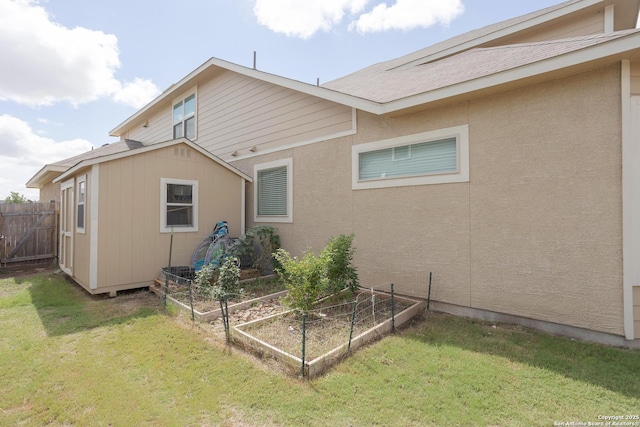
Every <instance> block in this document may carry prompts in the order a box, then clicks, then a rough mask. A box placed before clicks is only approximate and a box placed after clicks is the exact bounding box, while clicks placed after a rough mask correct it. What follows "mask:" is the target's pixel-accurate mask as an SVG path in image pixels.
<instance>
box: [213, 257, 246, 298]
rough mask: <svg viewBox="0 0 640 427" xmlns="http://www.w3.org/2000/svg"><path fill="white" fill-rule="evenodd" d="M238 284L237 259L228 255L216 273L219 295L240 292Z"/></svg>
mask: <svg viewBox="0 0 640 427" xmlns="http://www.w3.org/2000/svg"><path fill="white" fill-rule="evenodd" d="M239 285H240V268H239V267H238V260H237V258H234V257H229V258H227V259H225V260H224V262H223V263H222V265H221V266H220V271H219V275H218V287H219V288H220V290H219V296H224V295H228V294H232V293H238V292H241V291H242V290H241V289H240V286H239Z"/></svg>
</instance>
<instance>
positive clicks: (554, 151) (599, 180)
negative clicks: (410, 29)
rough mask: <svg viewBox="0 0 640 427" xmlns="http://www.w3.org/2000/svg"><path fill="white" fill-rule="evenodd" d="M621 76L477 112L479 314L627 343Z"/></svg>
mask: <svg viewBox="0 0 640 427" xmlns="http://www.w3.org/2000/svg"><path fill="white" fill-rule="evenodd" d="M620 111H621V102H620V67H619V66H618V65H615V66H611V67H609V68H606V69H599V70H595V71H593V72H590V73H585V74H581V75H578V76H575V77H573V78H566V79H562V80H557V81H552V82H549V83H546V84H542V85H536V86H532V87H528V88H524V89H522V90H519V91H515V92H510V93H505V94H500V95H496V96H493V97H489V98H485V99H482V100H477V101H473V102H471V103H470V114H469V117H470V123H469V126H470V129H471V130H470V133H471V136H470V138H471V141H472V142H471V144H470V157H471V159H472V161H471V171H472V172H471V173H472V179H471V183H470V187H471V188H470V199H471V205H472V209H471V212H470V226H471V229H472V236H471V241H472V249H471V253H472V262H471V274H472V283H473V286H472V292H471V304H472V306H473V307H478V308H485V309H489V310H493V311H499V312H506V313H511V314H518V315H522V316H526V317H532V318H536V319H541V320H547V321H550V322H557V323H562V324H569V325H574V326H580V327H585V328H587V329H594V330H600V331H605V332H610V333H617V334H622V332H623V329H622V327H623V317H622V237H621V236H622V224H621V219H622V193H621V180H622V175H621V121H620Z"/></svg>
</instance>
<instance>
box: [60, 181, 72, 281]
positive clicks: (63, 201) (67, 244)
mask: <svg viewBox="0 0 640 427" xmlns="http://www.w3.org/2000/svg"><path fill="white" fill-rule="evenodd" d="M73 184H74V180H73V178H71V179H70V180H69V181H65V182H63V183H62V184H61V186H60V262H59V263H60V269H61V270H62V271H64V272H65V273H67V274H68V275H70V276H71V275H73V211H74V206H73Z"/></svg>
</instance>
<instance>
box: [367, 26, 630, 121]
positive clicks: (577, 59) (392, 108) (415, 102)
mask: <svg viewBox="0 0 640 427" xmlns="http://www.w3.org/2000/svg"><path fill="white" fill-rule="evenodd" d="M638 49H640V33H635V34H631V35H629V36H626V37H623V38H619V39H616V40H612V41H609V42H605V43H601V44H598V45H595V46H589V47H586V48H584V49H580V50H577V51H574V52H569V53H566V54H562V55H558V56H555V57H552V58H548V59H544V60H541V61H537V62H534V63H531V64H527V65H523V66H520V67H517V68H513V69H510V70H506V71H502V72H499V73H495V74H491V75H488V76H484V77H480V78H477V79H473V80H469V81H465V82H461V83H457V84H455V85H451V86H447V87H443V88H440V89H435V90H432V91H429V92H424V93H421V94H416V95H413V96H408V97H405V98H401V99H398V100H394V101H390V102H387V103H384V104H383V105H382V106H381V108H380V110H379V112H378V114H393V113H398V112H400V111H402V110H408V109H412V108H416V107H418V106H422V105H426V104H431V103H435V102H438V101H444V100H447V99H453V98H456V97H459V96H462V95H468V94H470V93H474V92H480V91H483V90H487V89H490V88H494V87H498V86H503V85H505V84H509V83H514V82H517V81H519V80H523V79H528V78H532V77H535V76H540V75H544V74H547V73H550V72H554V71H559V70H562V69H567V68H571V67H575V66H579V65H583V64H588V63H593V62H596V61H599V60H600V61H602V60H607V58H609V59H610V60H613V59H615V58H616V57H620V56H621V55H624V54H625V53H627V52H631V51H633V50H638ZM620 59H622V58H620Z"/></svg>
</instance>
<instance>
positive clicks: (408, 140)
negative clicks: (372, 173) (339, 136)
mask: <svg viewBox="0 0 640 427" xmlns="http://www.w3.org/2000/svg"><path fill="white" fill-rule="evenodd" d="M454 137H455V138H456V158H457V170H456V171H455V172H443V173H433V174H425V175H416V176H403V177H389V178H379V179H367V180H361V179H360V154H361V153H367V152H370V151H377V150H382V149H387V148H396V147H403V146H406V145H412V144H417V143H423V142H435V141H439V140H442V139H447V138H454ZM453 182H469V125H460V126H453V127H449V128H444V129H438V130H434V131H428V132H421V133H416V134H413V135H405V136H400V137H397V138H391V139H384V140H381V141H374V142H368V143H364V144H358V145H354V146H353V147H351V188H352V189H353V190H365V189H371V188H390V187H405V186H412V185H430V184H446V183H453Z"/></svg>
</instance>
